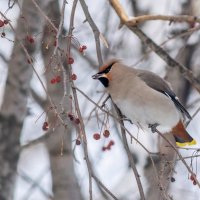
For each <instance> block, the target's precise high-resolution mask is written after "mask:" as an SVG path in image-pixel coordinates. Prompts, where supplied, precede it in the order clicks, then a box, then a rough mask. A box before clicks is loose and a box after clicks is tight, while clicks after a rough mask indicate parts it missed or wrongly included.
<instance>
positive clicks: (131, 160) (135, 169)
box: [113, 103, 145, 200]
mask: <svg viewBox="0 0 200 200" xmlns="http://www.w3.org/2000/svg"><path fill="white" fill-rule="evenodd" d="M113 105H114V108H115V110H116V112H117V114H118V116H119V117H120V122H119V123H120V124H121V125H122V126H124V122H123V120H122V118H123V116H122V113H121V111H120V110H119V108H118V107H117V106H116V105H115V104H114V103H113ZM122 126H121V133H122V139H123V143H124V148H125V150H126V153H127V156H128V159H129V161H130V165H131V168H132V170H133V173H134V175H135V179H136V182H137V186H138V189H139V193H140V199H141V200H145V196H144V190H143V187H142V183H141V180H140V176H139V174H138V171H137V168H136V166H135V162H134V159H133V156H132V154H131V152H130V149H129V147H128V142H127V138H126V131H125V130H124V129H123V128H122Z"/></svg>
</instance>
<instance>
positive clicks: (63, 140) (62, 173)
mask: <svg viewBox="0 0 200 200" xmlns="http://www.w3.org/2000/svg"><path fill="white" fill-rule="evenodd" d="M48 17H49V18H50V19H52V21H53V22H54V24H55V26H56V27H58V24H59V22H60V10H59V4H58V1H53V2H52V3H51V4H50V5H49V7H48ZM54 41H55V34H52V32H51V31H50V30H49V26H48V25H46V28H45V31H44V35H43V46H42V55H43V58H44V63H45V66H46V68H47V69H48V71H47V72H46V73H45V76H46V79H47V90H48V94H49V95H50V96H51V98H52V100H53V102H54V103H55V105H56V106H57V108H58V110H60V108H61V105H62V103H61V101H62V98H63V95H64V88H63V76H62V69H61V71H60V69H56V70H54V68H56V67H58V62H54V61H53V64H50V60H52V59H51V58H52V57H51V56H52V55H53V50H54V47H55V46H54ZM61 43H62V44H63V43H64V41H62V42H61ZM57 70H58V71H57ZM56 75H60V76H61V79H62V80H61V82H60V83H59V84H50V81H51V79H52V78H53V77H54V76H56ZM69 95H70V88H69V84H68V83H67V96H65V98H64V101H63V104H64V105H62V106H64V111H65V112H67V111H69V107H70V106H69V103H70V102H69ZM49 107H50V104H48V103H47V105H46V110H47V109H48V108H49ZM44 109H45V108H44ZM65 120H67V119H65ZM48 123H49V125H50V127H51V128H53V127H56V128H55V132H54V133H53V134H51V136H50V137H48V138H47V140H46V146H47V148H48V151H49V156H50V165H51V173H52V179H53V181H52V182H53V194H54V199H55V200H72V199H76V200H82V199H83V198H82V196H81V192H80V188H79V185H78V182H77V179H76V174H75V171H74V164H73V162H74V159H73V154H72V141H71V132H72V127H71V126H70V124H69V125H68V127H67V129H66V128H64V127H63V125H59V120H58V117H57V116H56V115H55V114H54V113H53V112H51V111H50V112H48ZM57 125H58V126H57ZM47 134H48V133H47ZM61 154H62V155H61Z"/></svg>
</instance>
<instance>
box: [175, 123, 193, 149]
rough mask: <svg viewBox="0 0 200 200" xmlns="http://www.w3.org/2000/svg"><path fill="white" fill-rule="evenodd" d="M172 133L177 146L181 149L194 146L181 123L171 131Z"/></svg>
mask: <svg viewBox="0 0 200 200" xmlns="http://www.w3.org/2000/svg"><path fill="white" fill-rule="evenodd" d="M172 133H173V135H174V138H175V141H176V144H177V146H180V147H183V146H186V145H195V144H196V140H195V139H193V138H192V137H191V136H190V135H189V133H188V132H187V131H186V129H185V127H184V125H183V123H182V122H181V121H179V123H178V124H177V125H176V126H175V127H174V128H173V129H172Z"/></svg>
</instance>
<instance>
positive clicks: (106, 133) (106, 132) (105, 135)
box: [103, 130, 110, 138]
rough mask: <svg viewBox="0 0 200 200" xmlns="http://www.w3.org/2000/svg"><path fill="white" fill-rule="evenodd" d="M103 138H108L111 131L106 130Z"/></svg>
mask: <svg viewBox="0 0 200 200" xmlns="http://www.w3.org/2000/svg"><path fill="white" fill-rule="evenodd" d="M103 136H104V137H106V138H108V137H109V136H110V131H109V130H105V131H104V133H103Z"/></svg>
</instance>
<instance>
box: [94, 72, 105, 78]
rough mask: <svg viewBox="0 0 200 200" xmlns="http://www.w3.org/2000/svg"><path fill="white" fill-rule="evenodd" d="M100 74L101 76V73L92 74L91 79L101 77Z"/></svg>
mask: <svg viewBox="0 0 200 200" xmlns="http://www.w3.org/2000/svg"><path fill="white" fill-rule="evenodd" d="M102 76H103V74H99V73H97V74H94V75H93V76H92V78H93V79H99V78H101V77H102Z"/></svg>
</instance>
